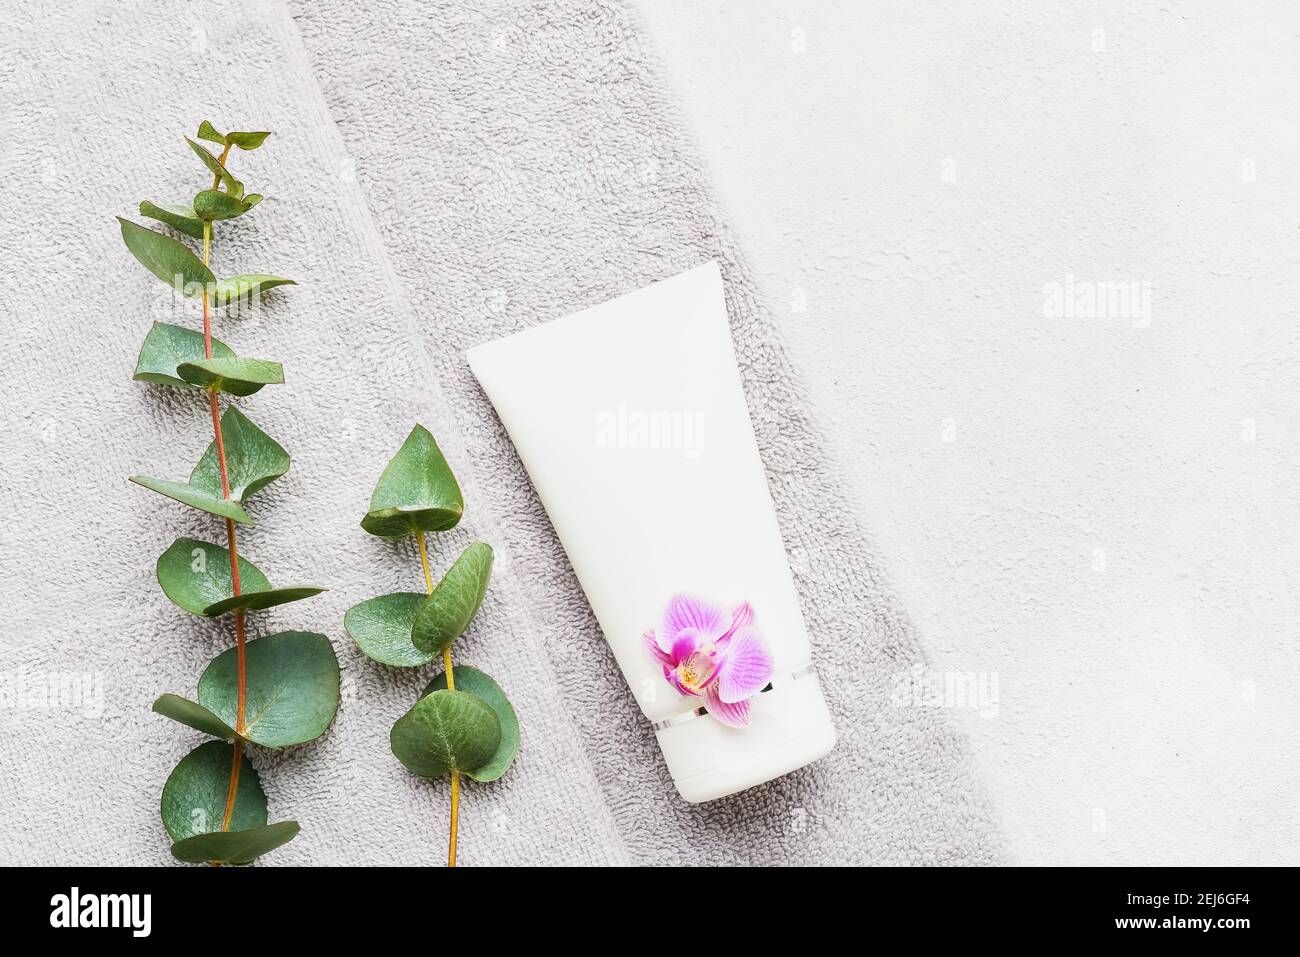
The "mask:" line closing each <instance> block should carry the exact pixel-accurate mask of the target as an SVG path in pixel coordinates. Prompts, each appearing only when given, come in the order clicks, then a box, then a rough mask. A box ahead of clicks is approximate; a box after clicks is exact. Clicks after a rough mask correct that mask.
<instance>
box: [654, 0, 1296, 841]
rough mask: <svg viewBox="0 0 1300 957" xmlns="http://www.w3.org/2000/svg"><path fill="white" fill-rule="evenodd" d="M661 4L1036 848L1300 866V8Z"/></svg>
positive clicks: (748, 225) (684, 84) (740, 199)
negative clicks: (1080, 290)
mask: <svg viewBox="0 0 1300 957" xmlns="http://www.w3.org/2000/svg"><path fill="white" fill-rule="evenodd" d="M642 11H643V16H644V18H645V21H646V23H647V25H648V26H649V28H650V36H651V38H652V41H653V43H654V44H655V46H656V48H657V52H658V54H659V55H660V57H661V58H662V59H663V60H664V61H665V63H666V66H667V68H668V71H669V75H670V76H671V77H672V78H673V81H674V82H675V84H676V85H677V91H678V94H679V98H680V101H681V103H682V104H683V106H684V108H685V111H686V114H687V116H688V119H689V120H690V122H691V124H692V126H693V128H694V131H695V135H696V136H697V137H698V139H699V141H700V144H701V147H702V149H703V150H704V153H705V155H706V156H707V157H708V159H709V161H710V163H711V165H712V169H713V172H714V176H715V179H716V181H717V184H718V188H719V190H720V192H721V194H722V197H723V199H724V202H725V203H726V204H727V206H728V207H729V211H730V213H731V218H732V221H733V223H734V224H735V225H736V226H737V228H738V229H739V231H740V233H741V236H742V239H743V241H744V244H745V246H746V248H747V250H748V252H749V254H750V257H751V259H752V261H753V263H754V265H755V267H756V269H757V271H758V273H759V275H760V276H761V278H762V280H763V282H764V283H765V285H766V287H767V291H768V292H769V294H770V296H771V297H772V300H773V301H774V302H776V303H777V304H778V306H779V307H780V308H781V309H782V311H783V312H784V313H785V316H786V319H785V321H786V328H787V330H788V333H789V337H790V339H791V340H792V342H793V343H794V345H795V348H796V350H797V353H798V357H799V359H800V362H801V365H802V367H803V369H804V371H805V374H806V375H807V378H808V379H809V382H810V384H811V385H812V388H813V390H814V392H815V393H816V395H817V397H818V401H819V404H820V405H821V408H822V413H823V419H824V421H825V423H826V425H827V428H828V429H829V431H830V435H831V438H832V440H833V442H834V444H835V446H836V447H837V449H838V451H839V454H840V456H841V460H842V462H843V464H844V465H845V467H846V469H847V470H848V471H849V472H850V474H851V475H852V478H853V482H854V484H855V486H856V493H857V494H858V496H859V499H860V502H861V510H862V513H863V516H864V518H865V520H866V522H867V524H868V525H869V527H870V528H871V529H872V530H873V531H874V534H875V535H876V536H877V538H878V539H879V540H880V542H881V545H882V546H883V550H884V552H885V553H886V554H887V555H888V556H889V559H890V562H891V566H892V567H891V568H890V569H889V571H890V573H891V574H892V577H893V579H894V582H895V585H896V586H897V587H898V589H899V590H900V591H901V593H902V595H903V597H904V599H905V601H906V602H907V604H908V606H909V608H910V610H911V612H912V614H913V616H914V617H915V620H916V622H917V624H918V626H919V629H920V631H921V634H922V638H923V640H924V642H925V644H926V645H927V647H928V648H929V649H930V651H931V653H932V655H933V657H934V661H935V667H936V668H937V669H940V670H945V671H953V672H986V673H990V674H996V676H997V678H998V708H997V713H996V716H993V717H988V718H983V717H980V716H979V715H978V714H976V713H974V712H973V711H969V710H961V709H957V710H958V713H959V715H960V717H959V720H961V721H963V722H964V724H965V725H966V726H967V727H968V728H969V730H970V733H971V735H972V738H973V741H974V743H975V748H976V752H977V755H978V757H979V760H980V763H981V766H982V769H983V773H984V776H985V778H986V780H987V781H988V785H989V788H990V790H991V792H992V794H993V797H994V799H995V800H996V801H997V803H998V805H999V807H1000V809H1001V811H1002V813H1003V816H1004V820H1005V826H1006V829H1007V833H1008V836H1009V838H1010V841H1011V843H1012V847H1013V849H1014V851H1015V853H1016V855H1017V857H1018V859H1019V860H1020V861H1022V862H1025V863H1036V864H1073V863H1133V864H1152V863H1247V864H1250V863H1265V862H1273V863H1291V864H1296V863H1300V823H1298V822H1300V814H1298V813H1297V807H1300V761H1298V760H1297V759H1298V757H1300V749H1298V748H1297V739H1298V738H1300V699H1298V698H1297V690H1298V689H1300V680H1298V679H1300V653H1298V652H1297V643H1298V639H1300V635H1297V625H1296V623H1297V620H1298V616H1297V611H1298V610H1300V608H1298V605H1300V602H1298V601H1297V585H1296V580H1297V573H1298V572H1300V494H1298V493H1297V485H1298V484H1300V436H1298V435H1297V413H1298V412H1300V401H1298V398H1300V387H1298V386H1297V383H1300V365H1298V363H1297V359H1298V358H1300V335H1298V334H1297V320H1298V319H1300V230H1298V226H1300V132H1298V127H1297V122H1296V120H1297V116H1298V115H1300V114H1298V113H1297V106H1298V104H1300V39H1298V38H1300V7H1297V6H1296V5H1295V4H1294V3H1293V2H1286V0H1279V2H1276V3H1234V4H1225V3H1222V2H1219V0H1206V2H1196V3H1178V4H1158V3H1095V2H1078V0H1070V2H1058V3H1052V4H1042V3H1035V2H1007V0H1001V2H986V3H979V4H972V3H969V2H964V0H947V2H926V3H883V2H882V3H871V2H849V0H843V2H829V0H823V2H787V3H776V2H770V0H767V2H752V0H751V2H746V3H728V2H719V0H703V2H701V0H689V2H688V0H671V2H670V0H642ZM1067 275H1068V276H1073V277H1074V281H1075V283H1076V285H1077V284H1080V283H1097V282H1117V281H1118V282H1124V283H1137V284H1139V286H1138V288H1139V290H1141V289H1144V288H1149V290H1150V297H1151V299H1150V302H1151V309H1150V316H1149V322H1147V321H1145V317H1144V315H1142V314H1141V313H1140V312H1137V311H1131V314H1130V315H1128V316H1121V317H1116V318H1102V317H1090V318H1068V319H1067V318H1056V317H1051V316H1048V315H1045V312H1046V310H1045V306H1044V299H1045V296H1044V287H1045V285H1046V284H1048V283H1053V282H1057V283H1062V284H1064V283H1065V281H1066V277H1067ZM1148 283H1149V284H1150V285H1149V287H1145V286H1143V285H1141V284H1148Z"/></svg>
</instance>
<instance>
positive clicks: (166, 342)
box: [132, 322, 235, 389]
mask: <svg viewBox="0 0 1300 957" xmlns="http://www.w3.org/2000/svg"><path fill="white" fill-rule="evenodd" d="M234 354H235V352H234V350H233V349H231V348H230V346H228V345H226V344H225V343H224V342H221V341H220V340H218V339H213V340H212V355H213V357H214V358H218V359H229V358H231V357H233V356H234ZM203 357H204V356H203V333H201V332H197V331H195V330H193V329H186V328H185V327H184V326H174V325H172V324H171V323H167V322H155V323H154V324H153V326H152V327H151V328H150V329H149V334H148V335H146V336H145V337H144V343H143V344H142V345H141V346H140V357H139V358H138V359H137V360H136V362H135V375H134V376H132V378H133V379H136V380H137V381H140V382H153V383H155V384H157V385H171V386H177V387H178V388H182V389H194V388H197V386H194V385H192V384H191V383H189V382H186V381H185V380H184V379H182V378H180V376H178V375H177V374H176V367H177V366H178V365H181V364H182V363H186V362H197V361H201V360H202V359H203Z"/></svg>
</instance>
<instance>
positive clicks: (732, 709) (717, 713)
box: [704, 683, 749, 728]
mask: <svg viewBox="0 0 1300 957" xmlns="http://www.w3.org/2000/svg"><path fill="white" fill-rule="evenodd" d="M704 700H705V705H704V706H705V707H706V708H707V709H708V711H709V714H711V715H713V716H714V717H715V718H717V719H718V720H719V721H721V722H722V723H723V724H725V725H727V726H728V727H732V728H743V727H746V726H747V725H748V724H749V699H748V698H746V699H745V700H744V701H733V702H730V703H728V702H726V701H723V700H722V699H721V698H720V697H718V686H717V684H716V683H715V684H712V685H709V688H708V691H707V692H706V693H705V695H704Z"/></svg>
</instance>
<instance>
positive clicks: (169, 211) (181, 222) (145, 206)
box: [140, 199, 203, 239]
mask: <svg viewBox="0 0 1300 957" xmlns="http://www.w3.org/2000/svg"><path fill="white" fill-rule="evenodd" d="M140 215H141V216H147V217H149V218H150V219H156V220H158V222H160V223H166V224H167V225H168V226H170V227H171V228H172V229H174V230H176V231H177V232H180V233H184V234H185V235H186V236H189V237H191V238H193V239H202V238H203V220H201V219H199V218H198V217H197V216H195V215H194V207H193V206H189V205H181V204H175V205H171V206H159V205H157V204H156V203H151V202H149V200H147V199H146V200H144V201H143V202H142V203H140Z"/></svg>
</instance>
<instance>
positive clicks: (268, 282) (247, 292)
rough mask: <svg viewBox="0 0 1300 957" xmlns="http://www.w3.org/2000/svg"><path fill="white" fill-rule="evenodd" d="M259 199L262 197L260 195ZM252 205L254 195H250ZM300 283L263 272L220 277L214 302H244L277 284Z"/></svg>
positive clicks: (221, 303)
mask: <svg viewBox="0 0 1300 957" xmlns="http://www.w3.org/2000/svg"><path fill="white" fill-rule="evenodd" d="M258 199H261V197H260V196H259V197H258ZM249 201H250V205H256V203H252V202H251V201H252V197H251V196H250V197H249ZM296 285H298V284H297V283H296V282H294V281H293V280H292V279H284V278H283V277H281V276H267V275H264V274H262V273H242V274H240V275H238V276H227V277H226V278H225V279H218V280H217V285H216V286H215V287H214V288H213V292H212V301H213V304H214V305H216V306H218V307H220V306H228V305H230V304H231V303H233V302H244V301H248V300H251V299H253V298H254V297H258V296H261V295H262V293H264V292H266V291H267V290H268V289H274V288H275V287H276V286H296Z"/></svg>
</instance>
